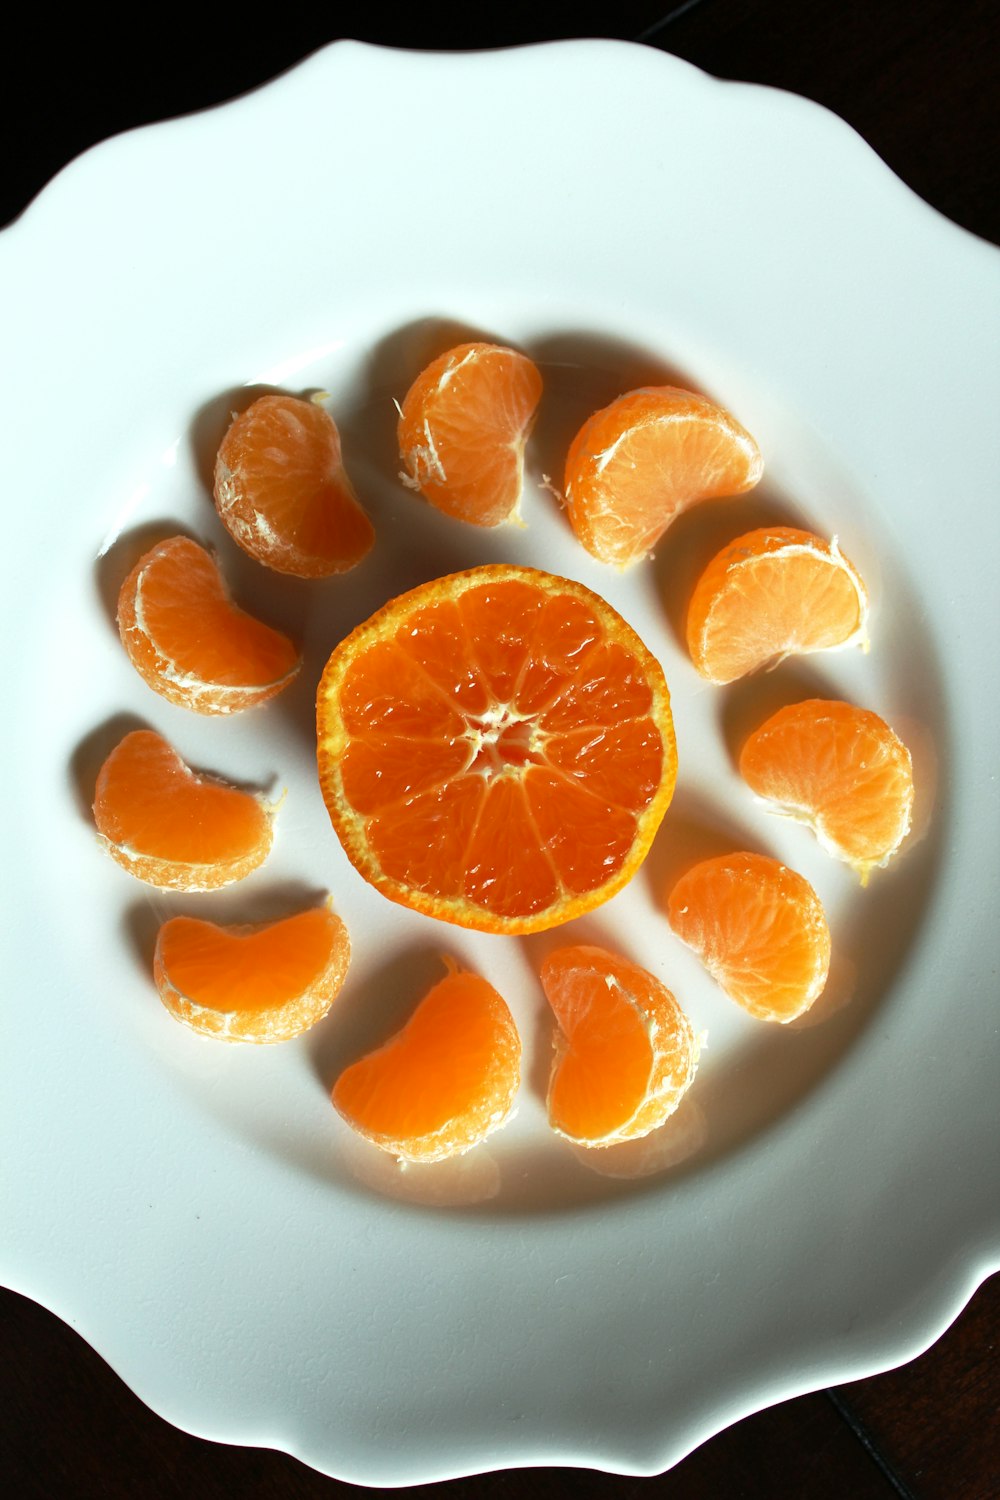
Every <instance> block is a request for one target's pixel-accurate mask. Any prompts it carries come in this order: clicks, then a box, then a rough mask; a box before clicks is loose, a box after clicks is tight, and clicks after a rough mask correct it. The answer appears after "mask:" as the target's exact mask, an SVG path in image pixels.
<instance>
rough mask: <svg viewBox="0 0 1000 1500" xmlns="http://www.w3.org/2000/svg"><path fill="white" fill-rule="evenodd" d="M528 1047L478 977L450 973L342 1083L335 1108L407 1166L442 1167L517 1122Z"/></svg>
mask: <svg viewBox="0 0 1000 1500" xmlns="http://www.w3.org/2000/svg"><path fill="white" fill-rule="evenodd" d="M520 1071H521V1042H520V1038H519V1037H518V1034H517V1028H516V1026H515V1025H514V1019H513V1017H512V1016H511V1013H510V1011H509V1010H508V1009H507V1006H506V1004H505V1003H504V1001H503V1000H502V999H501V998H500V996H499V995H498V994H497V992H496V990H495V989H493V987H492V985H489V984H487V983H486V980H485V979H481V978H480V977H479V975H478V974H470V973H468V972H466V971H464V970H459V969H452V971H451V972H450V973H449V974H447V975H446V976H445V978H444V979H442V980H440V981H439V982H438V983H437V984H436V985H435V986H434V987H433V989H432V990H431V991H430V992H429V993H428V994H427V995H426V996H425V997H424V999H423V1000H422V1001H421V1002H420V1004H419V1005H418V1006H417V1008H416V1010H415V1011H414V1012H413V1014H412V1016H411V1017H410V1019H409V1021H408V1022H407V1023H406V1025H405V1026H404V1027H403V1029H402V1031H400V1032H398V1033H397V1034H396V1035H395V1036H394V1037H392V1038H391V1039H390V1040H389V1041H387V1042H386V1043H385V1045H384V1046H382V1047H380V1048H379V1049H378V1050H377V1051H376V1052H371V1053H369V1054H368V1056H367V1057H363V1058H361V1060H360V1061H359V1062H356V1063H352V1064H351V1066H350V1067H349V1068H346V1069H345V1070H344V1072H343V1073H341V1075H340V1077H339V1078H338V1079H337V1082H336V1084H335V1085H334V1089H333V1103H334V1105H335V1106H336V1108H337V1110H339V1112H340V1114H341V1115H342V1116H343V1117H344V1119H345V1120H346V1121H347V1123H348V1124H349V1125H350V1126H352V1127H353V1129H354V1130H356V1131H357V1132H358V1133H359V1135H363V1136H364V1137H365V1138H366V1140H369V1141H371V1142H372V1143H373V1144H374V1145H376V1146H379V1147H381V1149H382V1150H383V1151H391V1152H392V1153H393V1154H394V1155H395V1156H398V1157H400V1158H401V1159H402V1160H403V1161H425V1162H429V1161H444V1160H445V1159H446V1158H447V1157H450V1156H459V1155H461V1154H462V1152H464V1151H468V1150H470V1148H471V1147H473V1146H476V1145H478V1144H479V1142H480V1141H482V1140H484V1139H485V1137H486V1136H488V1135H490V1134H491V1133H492V1132H493V1131H494V1130H499V1129H500V1127H501V1126H502V1125H505V1124H506V1123H507V1121H508V1120H509V1119H510V1116H511V1113H512V1111H513V1105H514V1095H515V1094H516V1092H517V1086H518V1082H519V1080H520Z"/></svg>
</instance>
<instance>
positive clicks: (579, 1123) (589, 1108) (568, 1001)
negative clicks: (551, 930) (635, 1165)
mask: <svg viewBox="0 0 1000 1500" xmlns="http://www.w3.org/2000/svg"><path fill="white" fill-rule="evenodd" d="M541 978H542V986H543V988H544V990H545V995H546V998H547V1000H548V1002H549V1004H550V1005H551V1007H552V1011H553V1014H554V1015H555V1018H556V1020H557V1021H558V1023H559V1027H560V1030H561V1031H562V1033H563V1035H564V1037H565V1051H564V1052H563V1055H562V1057H561V1059H560V1061H559V1063H558V1066H557V1071H556V1072H555V1073H554V1075H553V1079H552V1084H551V1087H550V1090H549V1114H550V1117H551V1119H552V1122H553V1124H555V1125H556V1126H558V1128H559V1129H560V1130H562V1131H563V1132H564V1133H565V1134H567V1135H571V1136H574V1137H576V1138H577V1139H581V1138H582V1139H588V1138H589V1139H594V1140H597V1139H600V1138H601V1137H602V1136H607V1135H612V1134H614V1133H615V1132H616V1131H618V1130H620V1129H621V1128H622V1126H623V1125H625V1124H627V1123H628V1121H629V1120H631V1118H632V1116H633V1115H634V1114H635V1112H636V1110H637V1109H638V1108H639V1106H640V1105H641V1104H642V1102H643V1101H644V1099H645V1097H646V1095H647V1092H648V1090H649V1086H650V1082H651V1079H652V1073H653V1062H654V1058H653V1046H652V1042H651V1041H650V1036H649V1032H648V1030H647V1026H646V1024H645V1023H644V1020H643V1012H645V1013H646V1014H647V1015H648V1014H649V1013H650V1012H651V1011H652V1010H655V1009H658V1008H659V997H658V995H657V994H656V993H655V985H654V982H653V981H652V976H650V975H648V974H645V973H644V972H643V970H642V969H640V968H638V967H637V966H636V965H634V964H628V963H626V962H625V961H624V960H618V961H615V960H614V959H613V958H612V957H611V955H609V954H605V953H603V952H602V951H601V950H600V949H596V948H567V949H561V950H559V951H557V952H556V953H554V954H550V955H549V957H548V959H547V960H546V962H545V964H544V965H543V968H542V975H541Z"/></svg>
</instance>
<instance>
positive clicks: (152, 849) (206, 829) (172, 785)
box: [94, 729, 273, 891]
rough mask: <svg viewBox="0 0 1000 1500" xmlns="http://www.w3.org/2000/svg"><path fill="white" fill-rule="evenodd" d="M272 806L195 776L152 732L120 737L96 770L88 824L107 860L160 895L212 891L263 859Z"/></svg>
mask: <svg viewBox="0 0 1000 1500" xmlns="http://www.w3.org/2000/svg"><path fill="white" fill-rule="evenodd" d="M272 817H273V812H272V809H271V808H270V807H269V806H268V805H267V804H266V803H265V802H264V801H263V799H262V798H260V797H257V796H254V795H253V794H252V793H250V792H242V791H238V790H237V789H236V788H235V787H231V786H227V785H226V784H225V783H224V782H222V781H218V780H216V779H215V778H214V777H210V776H198V775H195V773H194V772H193V771H191V770H190V769H189V768H188V767H187V766H186V765H185V764H184V762H183V760H182V759H181V757H180V756H179V755H178V753H177V751H176V750H175V749H174V748H173V746H172V745H169V744H168V743H167V741H166V740H165V739H164V738H163V737H162V735H159V734H154V733H153V731H152V730H151V729H136V730H133V732H132V733H131V734H127V735H126V736H125V738H124V739H123V740H121V741H120V742H119V743H118V744H117V745H116V746H115V748H114V749H113V750H112V752H111V754H110V755H109V756H108V758H107V760H105V762H104V764H103V765H102V767H101V769H100V771H99V772H98V776H97V787H96V790H95V793H94V821H95V823H96V824H97V831H98V833H99V834H100V836H101V841H102V843H103V844H104V847H105V848H106V849H107V851H108V853H109V854H110V855H111V857H112V859H114V860H117V862H118V863H119V864H120V865H121V866H122V867H123V869H126V870H128V871H129V872H130V874H132V875H135V876H136V877H137V878H138V879H139V880H144V881H145V882H146V883H147V884H148V885H155V886H158V887H159V888H160V889H161V890H166V891H211V890H215V889H216V888H217V887H218V886H223V885H231V884H232V883H233V881H236V880H242V879H243V878H244V876H246V875H249V874H250V872H251V870H255V869H256V868H257V866H258V865H260V864H262V863H263V861H264V860H265V859H266V858H267V855H268V852H269V851H270V848H271V840H272V836H273V834H272Z"/></svg>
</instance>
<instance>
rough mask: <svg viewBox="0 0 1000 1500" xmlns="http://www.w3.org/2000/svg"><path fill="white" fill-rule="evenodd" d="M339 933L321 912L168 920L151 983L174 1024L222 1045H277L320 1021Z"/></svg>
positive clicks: (346, 946)
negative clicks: (267, 918) (236, 920)
mask: <svg viewBox="0 0 1000 1500" xmlns="http://www.w3.org/2000/svg"><path fill="white" fill-rule="evenodd" d="M350 956H351V944H350V939H349V938H348V935H347V928H346V927H345V926H344V924H343V922H342V921H341V920H340V918H339V917H338V916H335V915H334V913H333V912H332V911H331V910H330V908H329V907H328V906H327V907H317V908H315V909H313V910H310V911H301V912H297V913H296V914H295V916H292V917H285V918H283V920H281V921H279V922H256V923H253V924H241V925H238V926H229V927H219V926H217V925H216V924H215V923H214V922H205V921H200V920H198V919H197V918H195V917H171V919H170V920H169V921H168V922H164V924H163V926H162V927H161V928H160V931H159V933H158V935H157V939H156V952H155V954H154V957H153V978H154V979H155V981H156V987H157V989H158V990H159V992H160V999H161V1000H162V1001H163V1003H164V1005H165V1006H166V1008H167V1010H168V1011H169V1012H170V1014H171V1015H172V1016H173V1017H174V1019H175V1020H177V1021H183V1022H184V1024H185V1025H187V1026H190V1027H191V1028H192V1030H193V1031H199V1032H201V1033H202V1034H203V1035H205V1036H213V1037H219V1038H221V1039H222V1040H223V1041H227V1042H284V1041H287V1040H288V1039H289V1038H290V1037H294V1036H299V1035H300V1034H301V1033H302V1032H303V1031H308V1029H309V1027H310V1026H314V1025H315V1024H316V1022H317V1021H319V1020H322V1018H323V1016H325V1015H326V1013H327V1011H328V1010H329V1009H330V1006H331V1005H332V1004H333V1001H334V1000H335V998H336V996H337V995H338V993H339V992H340V988H341V985H342V984H343V982H344V978H345V975H346V974H347V965H348V962H349V961H350Z"/></svg>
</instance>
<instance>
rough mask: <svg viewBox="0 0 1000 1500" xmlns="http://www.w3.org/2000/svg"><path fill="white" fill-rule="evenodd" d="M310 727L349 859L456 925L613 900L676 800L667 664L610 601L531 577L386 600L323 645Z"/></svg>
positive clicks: (553, 915)
mask: <svg viewBox="0 0 1000 1500" xmlns="http://www.w3.org/2000/svg"><path fill="white" fill-rule="evenodd" d="M317 718H318V754H319V771H320V784H321V786H322V790H323V797H324V799H325V801H326V805H327V808H328V810H329V813H330V817H331V819H332V821H333V825H334V827H335V829H336V831H337V833H338V835H339V837H340V840H341V842H342V844H343V846H344V849H345V850H346V852H347V855H348V857H349V859H350V860H351V861H352V863H353V864H354V865H355V866H356V868H357V869H358V870H359V871H360V872H361V874H362V875H363V876H364V877H365V879H366V880H368V881H370V882H371V884H372V885H374V886H375V887H376V888H377V889H378V890H380V891H381V892H382V893H383V894H384V895H386V896H388V897H389V898H390V899H391V900H393V901H398V902H401V903H402V904H403V905H404V906H409V907H412V908H414V909H415V910H416V911H421V912H425V913H427V914H428V915H430V916H433V917H439V918H441V919H443V920H444V921H448V922H455V923H457V924H458V925H459V926H462V927H475V928H479V929H481V930H483V931H486V932H535V931H538V930H540V929H541V928H544V927H553V926H555V925H556V924H557V923H560V922H566V921H568V920H569V919H570V918H571V917H575V916H578V915H579V914H580V913H581V912H585V911H589V910H590V909H591V908H592V907H595V906H597V905H599V904H600V903H601V902H602V901H606V900H607V899H608V897H610V896H612V895H613V894H614V893H615V891H617V890H619V889H620V888H621V887H622V886H623V885H624V884H625V883H626V881H628V880H629V879H630V878H631V876H632V875H633V874H634V873H635V871H636V870H637V869H638V867H639V865H640V863H641V862H642V860H643V858H644V856H645V854H646V851H647V850H648V848H649V845H650V842H651V841H652V838H653V834H654V833H655V831H656V828H657V826H658V824H659V822H660V819H661V818H662V816H663V813H664V812H665V810H666V807H667V805H668V803H669V801H670V798H671V795H672V793H673V787H674V779H675V775H676V764H677V757H676V752H675V747H674V733H673V721H672V719H671V714H670V697H669V693H668V691H667V685H666V682H665V681H664V678H663V672H662V670H661V668H660V666H659V663H658V662H657V661H656V660H655V659H654V658H653V657H652V656H651V655H650V653H649V652H648V651H647V649H646V647H645V646H644V645H643V644H642V642H641V641H640V640H639V637H638V636H637V635H636V634H635V632H634V631H633V630H632V629H631V627H630V626H629V625H627V624H626V623H625V621H624V620H623V619H622V618H621V616H620V615H618V614H617V613H616V612H615V611H614V610H613V609H612V608H611V606H610V605H609V604H607V603H606V602H605V601H604V600H603V599H601V598H599V597H598V596H597V595H596V594H594V593H592V592H591V590H589V589H586V588H584V587H583V586H582V585H581V584H578V583H572V582H570V581H569V580H568V579H565V578H556V577H553V576H552V575H551V574H549V573H542V572H539V571H537V570H535V569H533V568H520V567H514V566H508V565H501V564H497V565H491V566H487V567H482V568H474V569H472V570H471V571H470V572H467V573H455V574H452V575H451V576H449V577H447V578H440V579H437V580H436V581H434V582H432V583H426V584H423V585H422V586H421V587H419V588H416V589H414V590H412V592H410V593H408V594H403V595H401V596H400V597H399V598H397V599H394V600H392V601H391V602H390V603H389V604H387V605H386V606H385V607H384V608H383V609H381V610H380V611H379V612H378V613H377V614H375V615H373V616H372V617H371V619H369V620H367V621H366V622H365V623H364V624H363V625H361V626H359V627H358V629H356V630H355V631H354V632H353V633H352V634H351V635H349V636H348V637H347V638H346V640H344V641H342V642H341V643H340V645H339V646H338V647H337V648H336V650H335V651H334V652H333V654H332V656H331V657H330V660H329V661H328V663H327V666H326V670H325V671H324V673H323V677H322V680H321V682H320V685H319V693H318V698H317Z"/></svg>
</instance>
